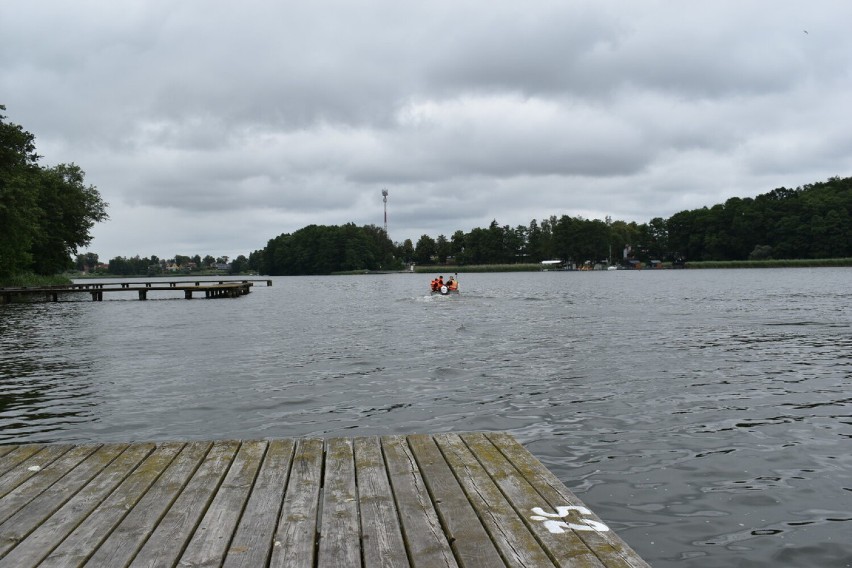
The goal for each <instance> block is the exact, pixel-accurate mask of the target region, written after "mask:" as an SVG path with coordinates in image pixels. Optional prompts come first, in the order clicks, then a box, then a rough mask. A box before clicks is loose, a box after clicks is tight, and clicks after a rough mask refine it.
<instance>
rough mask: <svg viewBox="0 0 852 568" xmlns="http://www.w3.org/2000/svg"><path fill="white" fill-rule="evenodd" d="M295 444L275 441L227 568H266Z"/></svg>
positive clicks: (249, 503)
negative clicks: (257, 567)
mask: <svg viewBox="0 0 852 568" xmlns="http://www.w3.org/2000/svg"><path fill="white" fill-rule="evenodd" d="M295 447H296V443H295V441H293V440H272V441H271V442H269V448H268V449H267V450H266V456H265V457H264V458H263V464H262V465H261V467H260V472H259V473H258V474H257V481H256V482H255V485H254V489H253V490H252V492H251V497H250V498H249V502H248V504H247V505H246V510H245V512H244V513H243V516H242V518H241V519H240V524H239V526H238V527H237V530H236V533H235V535H234V539H233V540H232V541H231V546H230V548H229V549H228V555H227V557H226V558H225V564H224V566H225V568H254V567H255V566H266V564H267V562H268V561H269V557H270V556H271V554H272V537H273V535H274V533H275V526H276V523H277V522H278V517H279V514H280V512H281V504H282V502H283V501H284V491H285V489H286V488H287V479H288V477H289V476H290V463H291V460H292V458H293V449H294V448H295Z"/></svg>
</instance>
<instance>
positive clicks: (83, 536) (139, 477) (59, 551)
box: [39, 443, 184, 568]
mask: <svg viewBox="0 0 852 568" xmlns="http://www.w3.org/2000/svg"><path fill="white" fill-rule="evenodd" d="M183 446H184V444H182V443H166V444H162V445H160V446H158V447H157V448H156V450H155V451H154V452H153V453H152V454H150V455H149V456H148V457H147V458H146V459H145V461H143V462H142V463H141V464H140V465H139V467H138V468H136V470H134V471H133V473H131V474H130V475H129V476H128V477H127V478H126V479H125V480H124V481H123V482H122V483H121V485H119V486H118V488H116V490H115V491H114V492H113V493H112V494H111V495H110V496H109V497H108V498H107V499H106V500H105V501H104V502H103V503H101V504H100V506H98V508H97V509H95V511H93V512H92V514H91V515H89V517H88V518H86V520H85V521H83V522H82V523H81V524H80V525H78V526H77V528H75V529H74V530H73V531H72V532H71V533H70V534H69V535H68V537H67V538H66V539H65V540H64V541H62V544H60V545H59V546H58V547H57V548H55V549H54V550H53V552H51V553H50V555H49V556H48V557H47V558H45V559H44V561H43V562H42V563H41V564H40V565H39V566H40V568H50V567H54V566H82V565H83V564H84V563H85V562H86V560H87V559H88V558H89V556H91V555H92V554H93V553H94V551H95V550H97V548H98V547H99V546H100V544H101V543H102V542H103V541H104V540H106V538H107V536H109V534H110V532H112V530H113V529H114V528H115V527H116V526H118V525H119V524H120V523H121V521H122V520H123V519H124V517H126V516H127V514H128V513H129V511H130V510H131V509H133V508H134V507H135V506H136V505H137V504H138V503H139V500H140V499H141V498H142V497H143V496H144V494H145V492H146V491H148V489H149V488H150V487H151V486H152V485H153V484H154V482H156V481H157V479H158V478H159V477H160V475H161V474H162V473H163V471H164V470H165V469H166V468H167V467H168V466H169V464H171V462H172V461H173V460H174V458H175V456H177V455H178V454H179V453H180V451H181V449H183Z"/></svg>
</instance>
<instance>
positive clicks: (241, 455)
mask: <svg viewBox="0 0 852 568" xmlns="http://www.w3.org/2000/svg"><path fill="white" fill-rule="evenodd" d="M83 565H85V566H109V567H115V566H225V567H234V566H245V567H258V566H287V567H301V566H305V567H314V566H321V567H334V568H338V567H346V568H349V567H358V566H365V567H367V566H370V567H371V566H382V567H406V566H413V567H435V566H437V567H461V568H474V567H482V568H494V567H497V566H524V567H548V566H561V567H567V566H583V567H603V566H607V567H610V566H618V567H642V566H648V564H647V563H645V562H644V561H643V560H642V559H641V558H640V557H639V556H638V555H637V554H636V553H635V552H634V551H633V550H632V549H631V548H630V547H629V546H628V545H627V544H626V543H624V542H623V541H622V540H621V539H620V538H619V537H618V536H617V535H616V534H615V533H614V532H613V531H612V530H610V528H609V527H607V526H606V525H605V524H604V523H603V522H602V521H601V520H600V519H599V518H597V517H596V516H595V515H594V514H593V513H592V512H591V511H590V510H589V509H588V508H587V507H586V506H585V505H584V504H583V503H581V502H580V501H579V500H578V499H577V497H576V496H575V495H574V494H573V493H571V491H569V490H568V489H567V488H566V487H565V486H564V485H563V484H562V483H561V482H560V481H559V480H558V479H557V478H556V477H555V476H554V475H553V474H552V473H551V472H550V471H548V470H547V469H546V468H545V467H544V466H543V465H542V464H541V463H540V462H539V461H538V460H537V459H536V458H535V457H533V456H532V455H531V454H530V453H529V452H528V451H527V450H526V449H525V448H524V447H523V446H521V445H520V444H519V443H518V442H517V441H516V440H515V439H514V438H513V437H512V436H510V435H508V434H506V433H469V434H437V435H425V434H421V435H410V436H383V437H361V438H332V439H328V440H322V439H315V438H311V439H276V440H267V441H215V442H186V443H185V442H167V443H133V444H103V445H94V444H93V445H69V444H46V445H39V444H27V445H19V446H0V566H15V567H22V566H52V567H56V566H83Z"/></svg>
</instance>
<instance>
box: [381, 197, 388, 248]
mask: <svg viewBox="0 0 852 568" xmlns="http://www.w3.org/2000/svg"><path fill="white" fill-rule="evenodd" d="M382 201H384V203H385V236H386V237H387V236H388V190H386V189H383V190H382Z"/></svg>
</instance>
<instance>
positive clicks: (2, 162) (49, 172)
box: [0, 105, 107, 277]
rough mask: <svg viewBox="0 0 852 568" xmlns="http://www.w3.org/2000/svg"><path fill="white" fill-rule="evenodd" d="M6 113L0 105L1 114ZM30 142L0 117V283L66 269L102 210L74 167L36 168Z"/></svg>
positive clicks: (91, 188) (103, 213) (36, 158)
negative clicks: (0, 280)
mask: <svg viewBox="0 0 852 568" xmlns="http://www.w3.org/2000/svg"><path fill="white" fill-rule="evenodd" d="M5 110H6V107H5V106H3V105H0V111H5ZM40 159H41V156H39V155H38V154H37V153H36V148H35V137H34V136H33V135H32V134H30V133H29V132H27V131H25V130H24V129H23V128H22V127H21V126H19V125H17V124H13V123H11V122H6V116H5V115H3V114H0V277H9V276H12V275H16V274H23V273H35V274H40V275H52V274H57V273H60V272H63V271H65V270H67V269H68V268H70V267H71V264H72V261H71V258H72V255H73V254H75V253H76V252H77V249H78V247H83V246H86V245H88V244H89V243H90V242H91V241H92V236H91V234H90V232H89V231H90V229H91V228H92V227H93V226H94V224H95V223H96V222H98V221H103V220H105V219H107V213H106V207H107V204H106V203H105V202H104V201H103V200H102V199H101V196H100V193H98V191H97V189H96V188H95V187H94V186H91V185H88V186H87V185H86V184H85V173H84V172H83V170H81V169H80V167H79V166H77V165H75V164H73V163H72V164H59V165H57V166H52V167H46V166H42V165H41V164H39V160H40Z"/></svg>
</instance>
